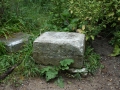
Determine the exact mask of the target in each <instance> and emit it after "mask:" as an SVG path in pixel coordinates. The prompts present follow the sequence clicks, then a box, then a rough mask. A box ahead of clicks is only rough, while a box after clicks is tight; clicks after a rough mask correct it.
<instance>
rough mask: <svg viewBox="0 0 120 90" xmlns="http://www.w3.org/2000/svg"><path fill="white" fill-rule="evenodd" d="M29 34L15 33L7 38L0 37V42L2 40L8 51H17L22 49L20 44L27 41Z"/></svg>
mask: <svg viewBox="0 0 120 90" xmlns="http://www.w3.org/2000/svg"><path fill="white" fill-rule="evenodd" d="M29 36H30V35H29V34H26V33H22V32H19V33H15V34H13V35H11V36H9V37H7V38H0V41H1V42H4V43H5V45H6V49H7V51H8V52H17V51H18V50H20V49H22V46H23V45H24V44H25V43H26V42H27V41H28V38H29Z"/></svg>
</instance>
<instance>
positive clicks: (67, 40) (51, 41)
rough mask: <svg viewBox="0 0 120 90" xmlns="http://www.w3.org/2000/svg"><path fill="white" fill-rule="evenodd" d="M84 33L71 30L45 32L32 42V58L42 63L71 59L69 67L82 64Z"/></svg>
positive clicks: (56, 63)
mask: <svg viewBox="0 0 120 90" xmlns="http://www.w3.org/2000/svg"><path fill="white" fill-rule="evenodd" d="M84 50H85V35H84V34H79V33H72V32H45V33H43V34H42V35H41V36H39V37H38V38H37V39H36V40H35V41H34V43H33V58H34V59H35V61H36V62H37V63H39V64H42V65H58V64H59V62H60V61H61V60H64V59H73V60H74V64H73V65H72V66H71V67H74V68H80V67H81V66H82V65H83V56H84Z"/></svg>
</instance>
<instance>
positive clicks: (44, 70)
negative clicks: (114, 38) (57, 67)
mask: <svg viewBox="0 0 120 90" xmlns="http://www.w3.org/2000/svg"><path fill="white" fill-rule="evenodd" d="M51 68H52V67H50V66H48V67H45V68H42V70H41V74H42V75H43V74H45V73H46V72H47V71H49V70H50V69H51Z"/></svg>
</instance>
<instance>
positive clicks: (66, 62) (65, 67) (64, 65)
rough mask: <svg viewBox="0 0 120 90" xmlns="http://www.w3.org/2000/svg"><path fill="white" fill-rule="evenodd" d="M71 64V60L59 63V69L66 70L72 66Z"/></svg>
mask: <svg viewBox="0 0 120 90" xmlns="http://www.w3.org/2000/svg"><path fill="white" fill-rule="evenodd" d="M73 62H74V60H72V59H65V60H62V61H60V65H61V69H62V70H68V69H69V65H70V64H72V63H73Z"/></svg>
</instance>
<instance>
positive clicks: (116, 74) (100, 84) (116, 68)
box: [0, 39, 120, 90]
mask: <svg viewBox="0 0 120 90" xmlns="http://www.w3.org/2000/svg"><path fill="white" fill-rule="evenodd" d="M93 47H94V49H95V51H96V52H97V53H98V54H100V56H101V63H102V64H103V65H104V66H105V67H104V68H103V69H102V70H98V71H97V72H96V74H95V75H94V76H88V77H87V78H82V79H81V80H78V79H73V78H67V77H64V82H65V87H64V88H60V87H58V86H57V85H56V84H55V83H53V82H49V83H47V82H46V81H45V80H44V79H42V78H30V79H27V80H25V81H23V82H22V85H20V86H17V87H16V86H15V85H11V84H10V85H4V84H1V85H0V90H120V56H118V57H110V56H109V55H110V54H111V53H112V50H113V48H112V47H111V46H110V45H109V44H108V42H107V40H106V39H96V40H95V41H93Z"/></svg>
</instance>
